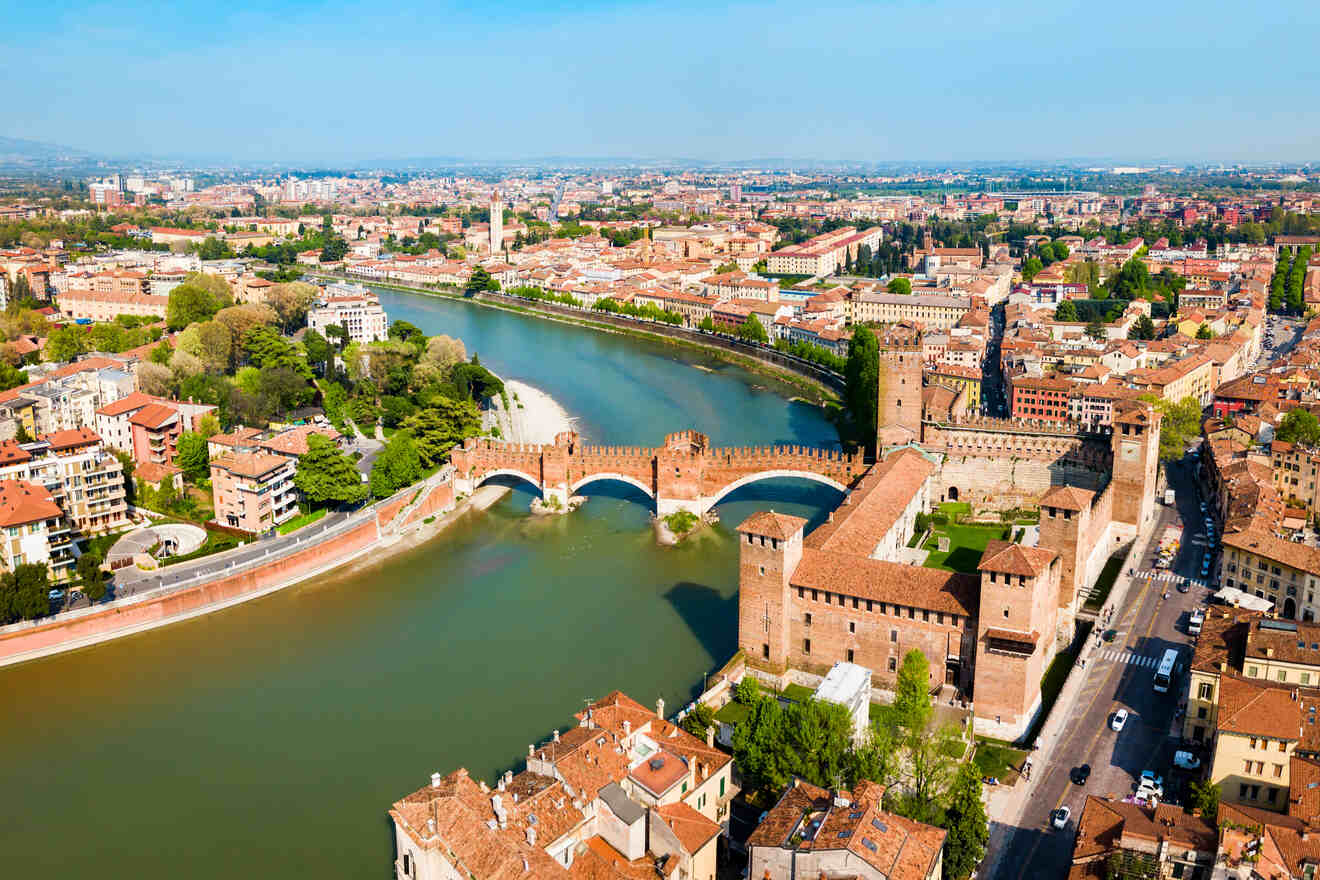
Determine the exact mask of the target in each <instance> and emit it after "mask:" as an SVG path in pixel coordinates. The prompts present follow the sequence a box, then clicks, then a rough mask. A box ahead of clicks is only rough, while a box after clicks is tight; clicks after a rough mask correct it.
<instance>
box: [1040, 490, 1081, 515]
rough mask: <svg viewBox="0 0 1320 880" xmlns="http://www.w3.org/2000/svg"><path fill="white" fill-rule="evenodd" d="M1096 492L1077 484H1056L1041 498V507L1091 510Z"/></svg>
mask: <svg viewBox="0 0 1320 880" xmlns="http://www.w3.org/2000/svg"><path fill="white" fill-rule="evenodd" d="M1094 498H1095V493H1094V492H1091V491H1089V490H1087V489H1078V488H1077V487H1076V486H1055V487H1054V488H1053V489H1051V490H1050V491H1048V492H1046V493H1045V495H1044V497H1043V498H1041V499H1040V506H1041V507H1058V508H1060V509H1062V510H1090V509H1091V501H1092V499H1094Z"/></svg>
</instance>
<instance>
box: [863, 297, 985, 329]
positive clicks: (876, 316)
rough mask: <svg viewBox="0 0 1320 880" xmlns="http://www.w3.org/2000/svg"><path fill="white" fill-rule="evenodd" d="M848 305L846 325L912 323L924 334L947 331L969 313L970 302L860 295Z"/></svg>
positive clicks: (951, 298) (968, 298)
mask: <svg viewBox="0 0 1320 880" xmlns="http://www.w3.org/2000/svg"><path fill="white" fill-rule="evenodd" d="M851 305H852V308H851V314H850V315H849V322H850V323H853V324H898V323H900V322H903V321H915V322H918V323H920V324H921V325H923V326H924V327H925V328H926V329H927V330H950V329H952V328H953V327H955V326H957V324H958V322H959V321H961V320H962V317H963V315H965V314H967V313H968V312H970V311H971V310H972V298H971V297H970V296H958V295H956V294H942V293H913V294H901V293H859V294H856V295H854V296H853V298H852V304H851Z"/></svg>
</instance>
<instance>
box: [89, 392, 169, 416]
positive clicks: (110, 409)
mask: <svg viewBox="0 0 1320 880" xmlns="http://www.w3.org/2000/svg"><path fill="white" fill-rule="evenodd" d="M160 402H162V401H161V398H159V397H152V396H151V395H150V394H143V393H142V392H141V391H134V392H133V393H132V394H130V395H128V396H127V397H121V398H120V399H119V400H116V401H115V402H114V403H108V404H106V405H105V406H103V407H101V408H100V409H98V410H97V411H96V414H97V415H98V416H122V415H124V414H125V413H131V412H133V411H134V410H139V409H142V408H143V407H144V406H147V405H148V404H152V403H160Z"/></svg>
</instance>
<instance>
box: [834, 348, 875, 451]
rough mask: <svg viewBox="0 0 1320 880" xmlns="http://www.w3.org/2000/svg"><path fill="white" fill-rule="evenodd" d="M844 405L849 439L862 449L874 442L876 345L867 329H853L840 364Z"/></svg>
mask: <svg viewBox="0 0 1320 880" xmlns="http://www.w3.org/2000/svg"><path fill="white" fill-rule="evenodd" d="M843 372H844V383H845V384H844V392H843V396H844V402H845V404H846V406H847V408H848V416H849V418H850V420H851V422H852V430H853V436H854V438H855V439H857V440H858V441H859V442H860V443H862V444H863V445H864V446H870V445H871V444H873V443H874V442H875V432H876V411H877V409H878V407H879V393H880V390H879V388H880V343H879V342H878V341H877V340H876V338H875V334H874V333H872V332H871V330H870V329H869V328H867V327H857V328H855V329H854V330H853V335H852V339H851V340H849V341H848V361H847V363H846V364H845V365H844V371H843Z"/></svg>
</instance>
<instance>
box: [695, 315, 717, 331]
mask: <svg viewBox="0 0 1320 880" xmlns="http://www.w3.org/2000/svg"><path fill="white" fill-rule="evenodd" d="M697 329H698V330H705V331H706V332H707V333H714V332H715V319H714V318H712V317H711V316H710V315H707V316H706V317H704V318H702V319H701V323H700V324H698V325H697Z"/></svg>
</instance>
